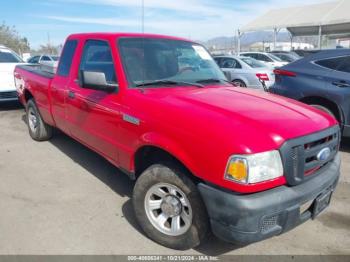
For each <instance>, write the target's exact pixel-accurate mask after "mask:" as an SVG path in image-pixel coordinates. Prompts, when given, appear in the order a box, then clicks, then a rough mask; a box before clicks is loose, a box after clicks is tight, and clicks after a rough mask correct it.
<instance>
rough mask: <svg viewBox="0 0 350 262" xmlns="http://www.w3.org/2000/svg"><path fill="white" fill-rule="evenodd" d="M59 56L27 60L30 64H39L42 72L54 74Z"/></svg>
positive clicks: (45, 56)
mask: <svg viewBox="0 0 350 262" xmlns="http://www.w3.org/2000/svg"><path fill="white" fill-rule="evenodd" d="M58 60H59V56H56V55H36V56H33V57H31V58H29V59H28V60H27V62H28V63H30V64H40V65H42V69H43V70H44V71H48V72H51V73H55V72H56V70H57V66H58Z"/></svg>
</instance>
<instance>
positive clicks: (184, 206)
mask: <svg viewBox="0 0 350 262" xmlns="http://www.w3.org/2000/svg"><path fill="white" fill-rule="evenodd" d="M133 206H134V210H135V215H136V218H137V220H138V222H139V224H140V225H141V227H142V229H143V230H144V232H145V233H146V234H147V236H148V237H149V238H151V239H152V240H154V241H156V242H157V243H159V244H161V245H163V246H166V247H169V248H172V249H178V250H185V249H190V248H193V247H195V246H198V245H199V244H200V243H201V241H202V240H204V238H205V237H206V236H207V234H208V231H209V220H208V216H207V212H206V208H205V205H204V203H203V201H202V198H201V195H200V193H199V192H198V190H197V187H196V185H195V184H194V183H193V182H192V181H191V180H190V179H189V178H188V177H187V176H185V175H184V174H183V172H181V169H180V168H178V167H177V166H176V165H175V166H174V165H171V164H170V165H160V164H156V165H152V166H151V167H149V168H148V169H146V171H144V172H143V173H142V174H141V176H140V177H139V179H138V180H137V182H136V185H135V188H134V191H133Z"/></svg>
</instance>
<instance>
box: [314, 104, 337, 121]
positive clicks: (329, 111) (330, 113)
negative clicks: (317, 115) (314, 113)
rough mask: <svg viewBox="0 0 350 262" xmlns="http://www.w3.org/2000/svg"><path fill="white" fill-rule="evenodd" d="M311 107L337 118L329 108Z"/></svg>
mask: <svg viewBox="0 0 350 262" xmlns="http://www.w3.org/2000/svg"><path fill="white" fill-rule="evenodd" d="M310 106H312V107H314V108H317V109H319V110H321V111H323V112H325V113H327V114H329V115H331V116H333V117H334V118H336V117H335V114H334V113H333V112H332V111H331V110H330V109H328V108H327V107H325V106H321V105H310Z"/></svg>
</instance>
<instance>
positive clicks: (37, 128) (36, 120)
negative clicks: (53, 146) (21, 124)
mask: <svg viewBox="0 0 350 262" xmlns="http://www.w3.org/2000/svg"><path fill="white" fill-rule="evenodd" d="M26 111H27V115H26V120H27V125H28V130H29V134H30V136H31V138H33V139H34V140H36V141H46V140H49V139H50V138H51V137H52V129H53V128H52V127H51V126H50V125H48V124H46V123H45V122H44V120H43V119H42V117H41V115H40V113H39V110H38V108H37V106H36V104H35V102H34V100H32V99H31V100H29V101H28V102H27V108H26Z"/></svg>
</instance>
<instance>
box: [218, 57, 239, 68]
mask: <svg viewBox="0 0 350 262" xmlns="http://www.w3.org/2000/svg"><path fill="white" fill-rule="evenodd" d="M221 65H222V68H242V66H241V65H240V64H239V63H238V61H237V60H236V59H233V58H223V59H222V61H221Z"/></svg>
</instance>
